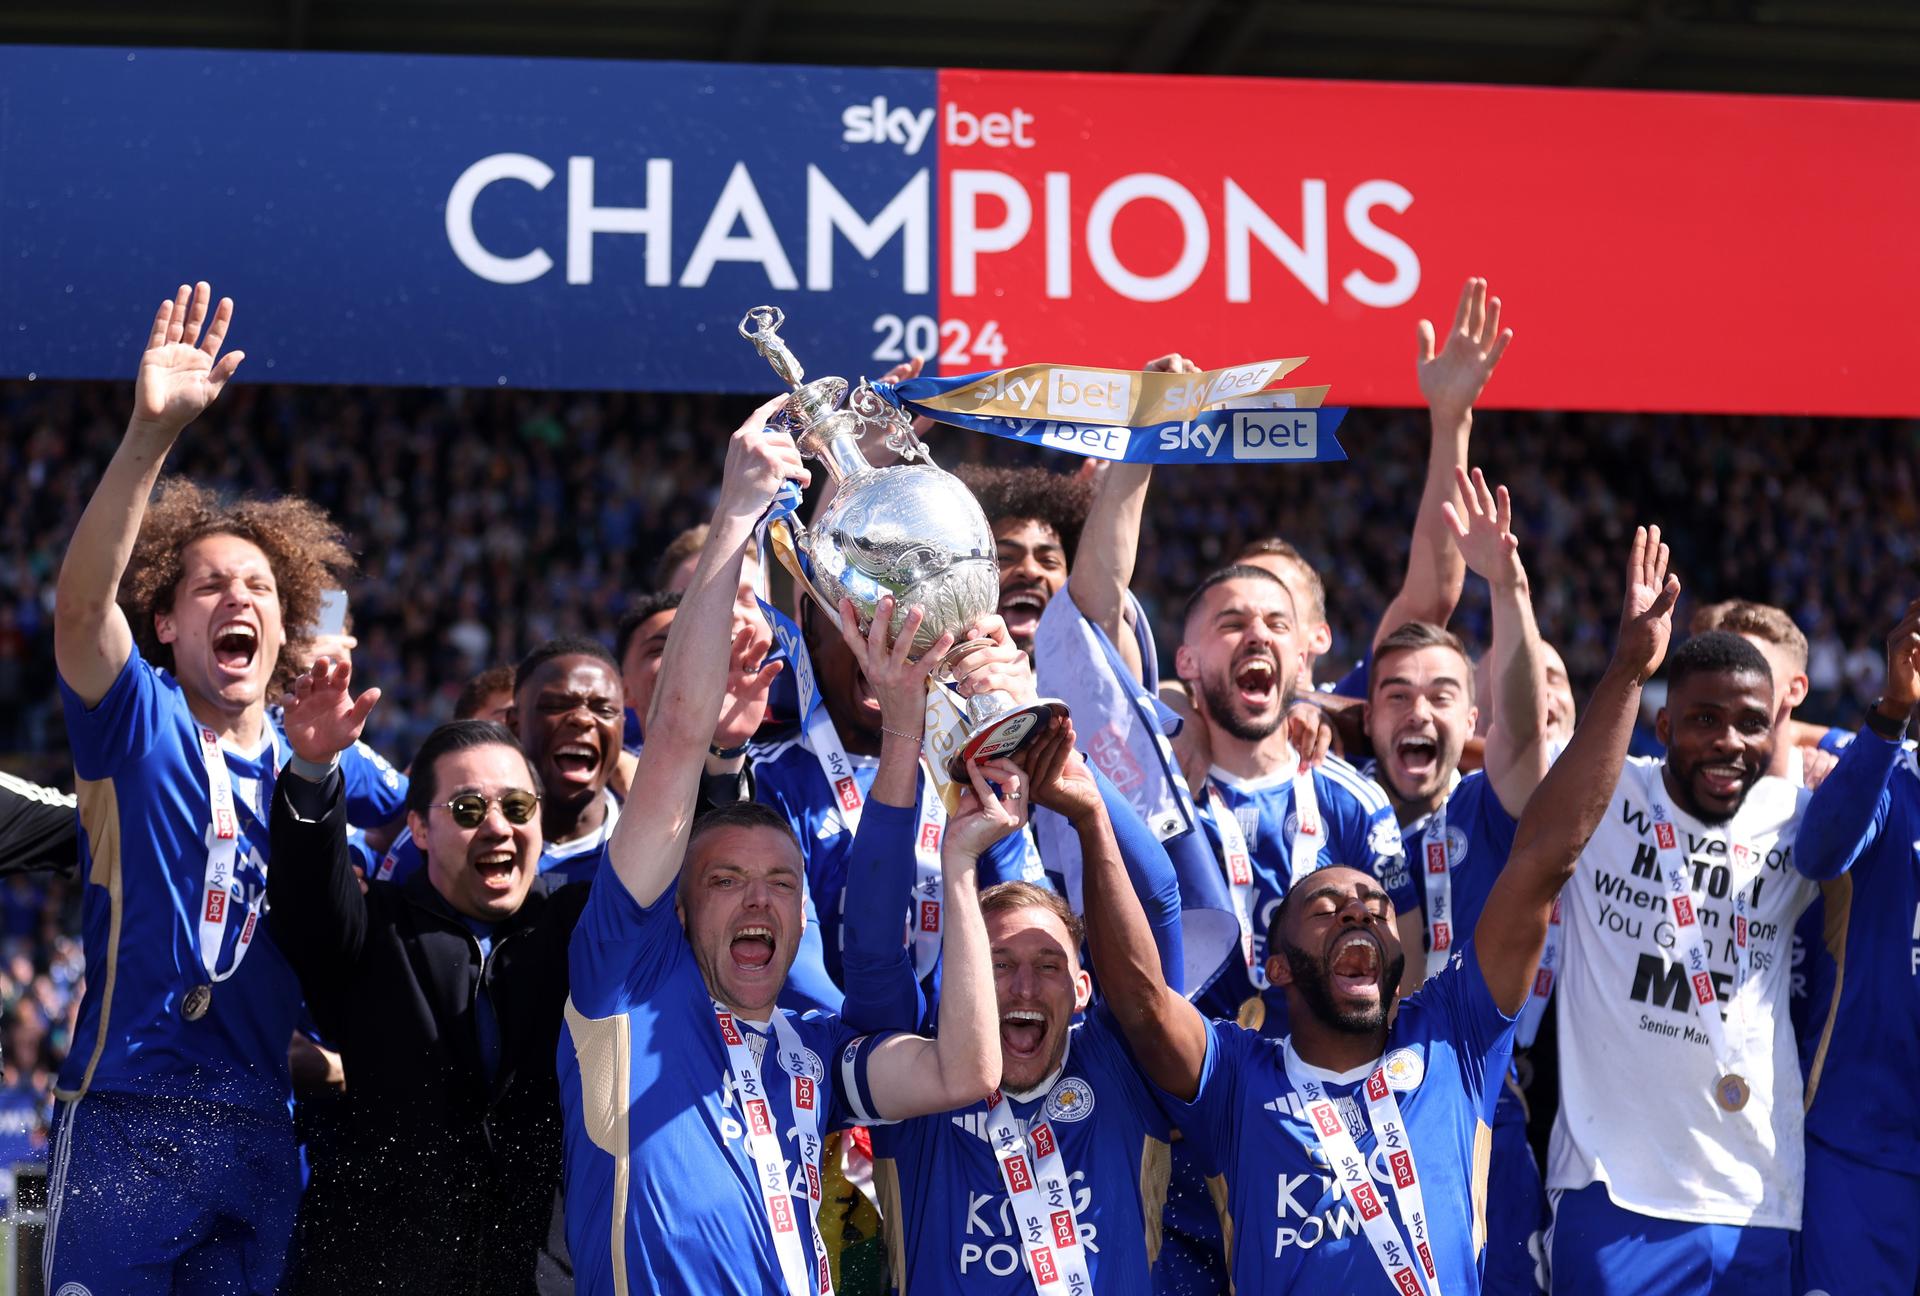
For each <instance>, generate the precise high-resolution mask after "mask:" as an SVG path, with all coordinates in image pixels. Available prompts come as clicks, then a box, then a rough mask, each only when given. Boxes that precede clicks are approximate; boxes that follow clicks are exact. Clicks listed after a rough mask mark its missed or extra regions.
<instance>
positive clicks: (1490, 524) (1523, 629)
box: [1443, 468, 1547, 819]
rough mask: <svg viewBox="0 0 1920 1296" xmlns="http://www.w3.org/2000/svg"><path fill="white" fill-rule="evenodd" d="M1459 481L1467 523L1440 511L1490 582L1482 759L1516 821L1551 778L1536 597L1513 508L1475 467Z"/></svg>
mask: <svg viewBox="0 0 1920 1296" xmlns="http://www.w3.org/2000/svg"><path fill="white" fill-rule="evenodd" d="M1454 480H1455V482H1456V483H1457V484H1458V486H1459V488H1460V493H1461V495H1462V496H1463V497H1464V498H1465V499H1466V501H1467V507H1466V513H1465V515H1464V516H1463V515H1462V513H1461V512H1460V510H1459V509H1457V508H1455V507H1454V505H1453V504H1452V503H1448V504H1446V505H1444V506H1443V508H1444V511H1445V513H1446V518H1447V524H1448V526H1449V527H1450V528H1451V529H1452V531H1453V534H1454V538H1455V540H1456V541H1457V543H1458V545H1459V548H1460V553H1461V555H1462V556H1463V557H1464V558H1465V559H1466V562H1467V566H1468V568H1469V569H1471V570H1472V572H1473V573H1474V575H1476V576H1479V577H1481V578H1483V579H1484V580H1485V581H1486V582H1487V586H1488V589H1489V590H1490V592H1491V594H1492V602H1493V646H1492V647H1491V648H1490V649H1488V651H1489V652H1491V653H1492V654H1493V663H1492V670H1491V672H1490V678H1491V679H1492V681H1493V686H1492V690H1491V691H1492V693H1493V702H1494V708H1493V715H1494V721H1493V728H1492V729H1491V730H1490V731H1489V732H1488V733H1487V742H1486V747H1485V749H1484V754H1483V756H1482V764H1483V768H1485V770H1486V771H1487V779H1488V781H1489V782H1491V783H1492V784H1493V791H1494V794H1495V795H1496V796H1498V797H1499V798H1500V804H1501V806H1502V807H1503V808H1505V810H1506V812H1507V813H1508V814H1510V815H1512V816H1513V817H1514V818H1516V819H1517V818H1519V817H1520V814H1521V812H1522V811H1523V810H1525V809H1526V808H1527V800H1528V798H1530V797H1531V796H1532V795H1533V790H1534V789H1535V788H1537V787H1539V786H1540V780H1541V779H1543V778H1545V777H1546V775H1547V734H1546V728H1547V697H1546V676H1545V674H1544V671H1545V669H1546V665H1545V662H1544V661H1543V660H1542V654H1541V651H1540V627H1539V626H1538V625H1536V624H1535V623H1534V620H1533V596H1532V590H1531V588H1530V587H1529V585H1528V583H1527V569H1526V568H1525V567H1524V566H1522V565H1521V563H1520V542H1519V541H1518V540H1517V539H1515V538H1514V534H1513V501H1512V500H1511V499H1510V498H1508V496H1507V488H1506V487H1505V486H1502V487H1500V489H1499V490H1498V492H1494V491H1490V490H1488V489H1487V479H1486V477H1485V476H1484V475H1483V474H1482V473H1481V472H1480V470H1479V469H1478V468H1475V469H1474V470H1473V476H1472V477H1471V478H1469V477H1468V476H1467V472H1466V470H1465V469H1464V468H1456V469H1455V470H1454Z"/></svg>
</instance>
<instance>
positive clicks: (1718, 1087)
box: [1713, 1071, 1753, 1112]
mask: <svg viewBox="0 0 1920 1296" xmlns="http://www.w3.org/2000/svg"><path fill="white" fill-rule="evenodd" d="M1751 1097H1753V1090H1752V1088H1751V1087H1749V1086H1748V1084H1747V1082H1746V1081H1745V1080H1744V1079H1742V1078H1741V1077H1740V1076H1738V1075H1735V1074H1734V1073H1733V1072H1731V1071H1729V1072H1727V1074H1725V1075H1723V1076H1721V1077H1720V1078H1719V1079H1718V1080H1716V1081H1714V1082H1713V1100H1714V1101H1715V1102H1717V1103H1719V1104H1720V1106H1721V1108H1722V1110H1724V1111H1730V1112H1737V1111H1739V1110H1740V1109H1741V1108H1742V1107H1745V1106H1746V1105H1747V1099H1749V1098H1751Z"/></svg>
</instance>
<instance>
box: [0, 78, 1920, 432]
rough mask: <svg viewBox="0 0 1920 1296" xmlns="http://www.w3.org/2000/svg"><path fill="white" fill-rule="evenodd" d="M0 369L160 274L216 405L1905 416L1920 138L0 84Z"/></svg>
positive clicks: (134, 307) (119, 308)
mask: <svg viewBox="0 0 1920 1296" xmlns="http://www.w3.org/2000/svg"><path fill="white" fill-rule="evenodd" d="M0 104H4V113H3V114H0V252H4V257H5V266H6V274H5V276H4V277H3V278H0V302H4V306H5V310H6V316H7V320H8V325H7V327H6V328H5V329H4V330H0V372H4V373H6V374H9V375H16V376H17V375H26V374H34V375H37V376H40V377H48V378H69V377H75V378H100V377H111V378H119V377H123V376H124V375H125V374H126V373H127V371H128V367H129V364H130V362H131V358H132V357H133V356H134V355H135V354H136V353H137V352H138V349H139V345H140V341H141V338H142V337H143V336H144V331H145V321H146V319H147V318H148V316H149V315H150V313H151V310H152V307H153V303H155V302H157V301H158V300H159V299H160V297H161V296H162V295H164V294H165V293H166V292H167V291H168V290H169V289H170V288H171V287H172V285H173V283H174V282H175V278H176V277H178V276H180V275H183V274H191V275H195V276H198V277H201V278H206V279H208V280H210V281H212V282H213V283H214V285H215V287H216V288H217V289H218V290H219V291H220V292H223V293H227V294H230V295H232V296H233V297H234V298H235V299H236V300H237V301H238V302H239V303H240V305H241V311H242V314H241V316H240V324H239V328H238V329H237V330H236V333H235V338H236V340H237V341H238V342H239V343H240V344H241V345H243V346H244V347H245V349H246V350H247V351H248V353H249V356H250V357H251V358H250V361H249V364H248V367H247V370H246V371H245V377H246V378H249V379H251V380H253V381H256V382H259V381H276V380H277V381H288V382H351V383H373V384H426V385H467V386H479V385H489V386H490V385H505V386H526V387H557V388H597V387H606V388H633V389H648V388H651V389H701V390H717V391H741V392H748V391H759V390H762V389H764V388H765V386H766V383H767V374H766V368H765V365H764V364H763V363H762V362H761V361H760V360H759V358H758V357H757V356H755V355H754V353H753V351H752V349H751V348H749V347H747V346H745V345H743V344H742V343H741V342H740V340H739V339H738V338H737V337H736V336H735V333H734V327H735V325H736V323H737V322H738V321H739V318H740V316H741V314H742V312H743V311H744V310H745V308H746V307H748V306H751V305H755V304H757V303H760V302H763V301H766V302H772V303H774V304H777V305H779V306H781V307H782V308H783V309H785V310H786V311H787V313H788V315H789V316H790V317H791V319H792V321H793V322H792V324H791V325H790V326H789V327H790V330H791V331H792V332H793V334H794V336H795V338H796V339H797V340H798V339H802V338H804V339H805V346H804V353H805V354H806V355H807V357H808V362H809V364H810V365H812V366H815V372H821V373H824V372H839V373H847V374H861V373H865V374H876V375H877V374H878V373H879V372H880V371H883V370H885V369H886V368H887V367H889V366H890V365H891V364H892V363H894V362H895V361H897V360H899V359H902V358H904V357H906V356H908V355H923V356H926V357H927V358H928V359H929V362H930V372H942V373H948V374H953V373H964V372H969V371H972V370H979V369H992V368H1000V367H1003V366H1007V365H1013V364H1021V363H1029V362H1038V361H1049V362H1056V363H1077V364H1087V365H1102V366H1110V367H1119V368H1133V367H1137V366H1138V365H1139V364H1140V363H1141V362H1142V361H1144V360H1146V359H1147V358H1148V357H1150V356H1153V355H1155V354H1158V353H1160V352H1163V351H1167V350H1174V349H1177V350H1181V351H1184V352H1186V353H1188V354H1190V355H1193V356H1196V357H1198V358H1199V359H1200V360H1201V361H1202V362H1203V363H1205V364H1209V365H1219V364H1231V363H1234V362H1236V361H1241V360H1246V359H1250V358H1258V357H1262V356H1285V355H1303V354H1304V355H1309V356H1311V357H1312V361H1311V364H1310V365H1309V366H1308V367H1307V368H1305V369H1303V370H1302V371H1301V373H1300V378H1301V379H1302V380H1305V381H1311V382H1315V383H1332V384H1334V395H1335V398H1336V399H1338V400H1339V401H1341V402H1342V403H1352V404H1412V403H1416V402H1417V399H1418V397H1417V393H1416V392H1415V390H1414V386H1413V374H1412V365H1411V364H1409V363H1407V359H1408V356H1409V354H1410V353H1411V351H1412V347H1413V336H1414V321H1415V320H1416V319H1418V318H1419V317H1420V316H1422V315H1427V316H1431V317H1434V318H1436V319H1440V320H1445V319H1447V318H1449V317H1450V312H1451V309H1452V304H1453V301H1454V299H1455V296H1456V295H1457V293H1458V290H1459V285H1460V283H1461V281H1462V280H1463V279H1465V278H1466V277H1467V276H1468V275H1470V274H1481V275H1485V276H1487V277H1488V278H1489V279H1490V280H1491V281H1492V284H1493V286H1494V289H1495V290H1496V291H1497V292H1499V293H1500V294H1501V296H1502V297H1503V298H1504V299H1505V300H1506V302H1507V305H1508V320H1509V322H1510V323H1511V324H1512V325H1513V326H1514V327H1515V329H1516V331H1518V332H1519V333H1520V334H1521V341H1520V343H1519V344H1518V345H1516V346H1515V348H1514V350H1513V352H1512V354H1511V356H1510V357H1509V358H1508V361H1507V363H1506V364H1505V365H1504V366H1503V369H1502V373H1501V379H1500V382H1499V383H1497V384H1495V386H1494V387H1493V388H1492V389H1491V390H1490V391H1489V393H1488V394H1489V397H1490V398H1491V401H1490V403H1493V404H1502V405H1509V406H1522V407H1556V408H1598V409H1663V410H1715V411H1750V412H1763V411H1805V412H1813V413H1829V414H1916V413H1920V388H1916V386H1915V385H1914V384H1913V383H1912V382H1911V380H1910V378H1909V376H1908V374H1909V370H1908V367H1907V364H1906V360H1907V357H1908V356H1909V355H1910V354H1911V352H1912V350H1913V347H1914V345H1915V343H1916V341H1920V338H1917V337H1916V333H1917V332H1920V330H1917V329H1916V326H1915V325H1914V323H1913V315H1912V312H1911V310H1910V308H1909V307H1908V305H1907V304H1908V303H1910V302H1911V301H1912V300H1914V299H1915V298H1916V297H1920V242H1917V241H1916V240H1914V239H1913V238H1912V234H1911V222H1912V219H1913V215H1914V213H1915V212H1917V211H1920V169H1916V168H1914V167H1913V166H1912V164H1911V163H1912V159H1913V158H1914V157H1916V156H1920V105H1912V104H1894V103H1867V102H1853V101H1837V100H1806V99H1784V98H1774V99H1762V98H1748V97H1733V96H1707V95H1673V94H1638V93H1633V94H1629V93H1613V92H1590V91H1578V92H1576V91H1552V90H1525V89H1508V88H1491V87H1470V86H1410V85H1396V84H1361V83H1328V82H1296V81H1252V80H1235V79H1225V78H1178V77H1126V76H1080V75H1063V74H1036V73H1001V72H966V71H938V72H936V71H911V70H887V69H831V68H793V67H765V66H739V65H724V66H707V65H695V64H673V63H614V62H597V61H558V60H553V61H537V60H506V59H481V58H439V57H409V56H393V55H331V54H267V53H212V52H205V51H186V50H133V51H129V50H124V49H119V50H107V49H86V50H78V49H45V48H34V49H25V48H10V49H4V50H0Z"/></svg>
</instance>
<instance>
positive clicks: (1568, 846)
mask: <svg viewBox="0 0 1920 1296" xmlns="http://www.w3.org/2000/svg"><path fill="white" fill-rule="evenodd" d="M1668 557H1669V555H1668V553H1667V547H1666V546H1665V545H1664V544H1661V543H1660V528H1659V527H1651V528H1649V527H1641V528H1639V529H1638V530H1636V531H1635V532H1634V535H1633V553H1632V556H1631V557H1630V558H1629V559H1628V561H1627V594H1626V600H1625V604H1624V606H1623V607H1622V609H1621V612H1620V638H1619V641H1618V642H1617V643H1615V644H1614V648H1613V661H1612V662H1611V663H1609V665H1608V666H1607V673H1606V674H1605V675H1603V676H1601V678H1600V683H1599V685H1598V686H1597V687H1596V688H1595V689H1594V691H1593V697H1592V698H1591V699H1589V700H1588V702H1587V707H1586V710H1585V711H1584V712H1583V713H1582V714H1581V716H1580V724H1579V726H1578V727H1577V728H1576V729H1575V730H1574V731H1573V741H1572V742H1570V743H1569V744H1568V745H1567V750H1566V751H1565V752H1564V753H1563V754H1562V755H1561V757H1560V759H1559V760H1558V761H1556V762H1554V766H1553V769H1552V770H1551V771H1549V772H1548V774H1547V776H1546V778H1545V779H1544V780H1543V781H1542V782H1541V784H1540V790H1539V792H1538V793H1537V794H1536V795H1535V796H1534V798H1533V799H1532V800H1531V801H1529V802H1528V803H1527V809H1526V813H1525V814H1523V815H1521V816H1520V825H1519V827H1518V828H1516V829H1515V830H1514V835H1513V851H1512V853H1511V854H1509V855H1508V856H1507V865H1506V867H1505V868H1503V869H1502V870H1501V871H1500V876H1499V877H1498V878H1497V879H1495V880H1494V884H1493V891H1492V893H1491V894H1489V895H1488V897H1487V904H1486V908H1484V909H1483V910H1481V912H1480V923H1479V925H1478V926H1477V927H1475V928H1474V932H1473V943H1474V948H1475V949H1476V950H1477V951H1478V956H1479V959H1480V971H1481V973H1482V975H1484V976H1485V977H1486V980H1487V987H1488V989H1490V990H1491V991H1492V992H1493V1000H1494V1002H1495V1003H1497V1004H1498V1005H1500V1009H1501V1011H1502V1012H1505V1013H1507V1014H1509V1015H1511V1014H1513V1013H1517V1012H1519V1011H1520V1009H1521V1007H1522V1006H1523V1005H1524V1004H1525V1003H1526V1001H1527V992H1528V991H1529V990H1530V989H1531V988H1532V986H1533V974H1534V971H1535V969H1536V968H1538V966H1539V964H1540V950H1541V947H1542V946H1544V945H1545V944H1546V939H1547V921H1548V919H1549V918H1550V917H1551V915H1552V913H1553V901H1554V898H1555V897H1556V896H1558V895H1559V894H1560V888H1561V887H1563V886H1565V885H1566V883H1567V880H1568V879H1569V878H1571V877H1572V876H1573V866H1574V863H1575V862H1576V861H1577V860H1578V859H1579V858H1580V852H1581V851H1582V850H1584V849H1585V848H1586V844H1587V839H1588V838H1589V837H1591V836H1593V830H1594V829H1595V828H1596V827H1597V826H1599V823H1600V817H1601V815H1603V814H1605V813H1606V810H1607V806H1608V804H1609V803H1610V802H1611V801H1612V800H1613V790H1614V787H1615V786H1616V785H1617V784H1618V783H1619V781H1620V767H1621V764H1622V763H1623V762H1624V761H1625V760H1626V758H1627V742H1628V740H1629V739H1630V738H1631V737H1632V736H1633V720H1634V716H1636V715H1637V714H1638V713H1639V711H1640V688H1641V686H1642V685H1644V684H1645V683H1646V682H1647V680H1648V679H1649V678H1651V677H1652V675H1653V673H1654V671H1656V670H1658V669H1659V668H1660V662H1661V660H1662V659H1663V658H1664V657H1665V656H1666V655H1667V640H1668V639H1669V638H1670V637H1671V635H1672V633H1673V605H1674V601H1675V600H1676V599H1678V598H1679V597H1680V578H1679V577H1678V576H1675V575H1672V574H1671V573H1669V572H1668V571H1667V562H1668Z"/></svg>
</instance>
